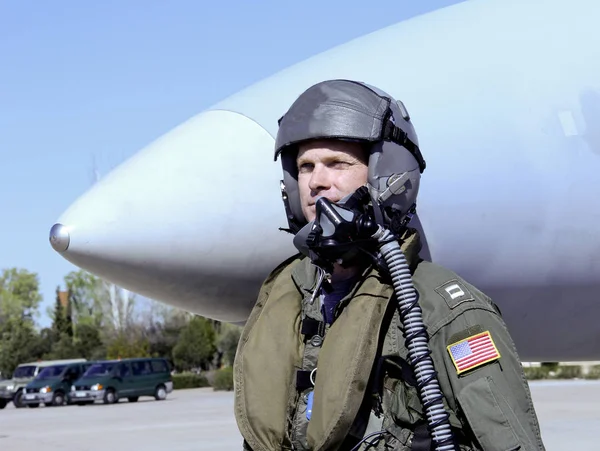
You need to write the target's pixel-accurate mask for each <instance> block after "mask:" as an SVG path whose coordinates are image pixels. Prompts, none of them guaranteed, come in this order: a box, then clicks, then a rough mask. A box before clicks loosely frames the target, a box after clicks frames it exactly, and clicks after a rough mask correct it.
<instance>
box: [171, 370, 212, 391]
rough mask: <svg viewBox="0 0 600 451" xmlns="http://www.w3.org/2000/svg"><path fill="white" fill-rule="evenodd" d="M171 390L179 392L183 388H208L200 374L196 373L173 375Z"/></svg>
mask: <svg viewBox="0 0 600 451" xmlns="http://www.w3.org/2000/svg"><path fill="white" fill-rule="evenodd" d="M171 377H172V379H173V389H174V390H180V389H183V388H201V387H209V386H210V385H209V383H208V381H207V380H206V377H204V376H203V375H202V374H196V373H178V374H173V375H172V376H171Z"/></svg>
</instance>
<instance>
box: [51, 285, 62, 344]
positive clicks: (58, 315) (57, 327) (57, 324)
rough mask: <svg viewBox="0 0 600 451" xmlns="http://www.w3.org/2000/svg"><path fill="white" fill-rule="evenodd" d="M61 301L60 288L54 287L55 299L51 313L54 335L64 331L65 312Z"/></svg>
mask: <svg viewBox="0 0 600 451" xmlns="http://www.w3.org/2000/svg"><path fill="white" fill-rule="evenodd" d="M64 310H65V309H64V308H63V305H62V302H61V301H60V288H59V287H56V299H55V302H54V312H53V314H52V330H53V331H54V334H55V336H56V337H57V339H58V337H60V334H62V333H63V332H64V331H65V313H64Z"/></svg>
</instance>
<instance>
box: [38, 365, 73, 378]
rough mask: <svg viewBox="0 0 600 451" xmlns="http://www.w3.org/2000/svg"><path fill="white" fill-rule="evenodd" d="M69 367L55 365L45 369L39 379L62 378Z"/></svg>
mask: <svg viewBox="0 0 600 451" xmlns="http://www.w3.org/2000/svg"><path fill="white" fill-rule="evenodd" d="M66 367H67V365H54V366H49V367H46V368H44V369H43V370H42V371H40V374H38V377H37V379H54V378H56V377H60V376H61V374H62V373H63V372H64V371H65V368H66Z"/></svg>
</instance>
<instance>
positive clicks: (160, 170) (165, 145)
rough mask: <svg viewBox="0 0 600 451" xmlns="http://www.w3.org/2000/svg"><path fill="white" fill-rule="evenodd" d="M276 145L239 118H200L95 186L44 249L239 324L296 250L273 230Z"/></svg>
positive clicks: (219, 113) (216, 113)
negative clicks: (274, 268)
mask: <svg viewBox="0 0 600 451" xmlns="http://www.w3.org/2000/svg"><path fill="white" fill-rule="evenodd" d="M273 142H274V140H273V137H272V136H271V135H270V134H269V132H268V131H266V130H265V129H264V128H263V127H262V126H261V125H259V124H258V123H257V122H255V121H254V120H252V119H250V118H248V117H246V116H244V115H242V114H239V113H234V112H231V111H224V110H211V111H206V112H203V113H201V114H199V115H197V116H195V117H194V118H192V119H190V120H188V121H187V122H185V123H184V124H182V125H180V126H178V127H176V128H175V129H173V130H171V131H170V132H168V133H167V134H165V135H163V136H162V137H160V138H159V139H157V140H155V141H154V142H153V143H151V144H150V145H148V146H147V147H146V148H145V149H143V150H142V151H140V152H138V153H136V154H135V155H134V156H133V157H132V158H130V159H129V160H127V161H126V162H124V163H122V164H121V165H120V166H119V167H117V168H116V169H114V170H113V171H112V172H110V173H109V174H107V175H106V176H105V177H103V178H102V179H100V180H99V181H98V183H96V184H95V185H94V186H93V187H92V188H91V189H90V190H89V191H88V192H87V193H85V194H83V195H82V196H81V197H80V198H79V199H77V200H76V201H75V202H74V203H73V204H72V205H71V206H70V207H69V208H68V209H67V211H65V212H64V213H63V214H62V215H61V216H60V217H59V219H58V220H57V221H56V222H57V224H55V225H54V226H53V227H52V230H51V232H50V243H51V244H52V247H53V248H54V249H55V250H56V251H57V252H58V253H59V254H60V256H61V257H62V258H64V259H66V260H68V261H69V262H71V263H72V264H74V265H75V266H78V267H79V268H82V269H84V270H86V271H88V272H90V273H92V274H95V275H96V276H99V277H101V278H103V279H104V280H106V281H110V282H112V283H114V284H116V285H118V286H120V287H123V288H126V289H127V290H129V291H132V292H135V293H138V294H141V295H142V296H146V297H149V298H152V299H156V300H160V301H164V302H165V303H167V304H171V305H174V306H176V307H180V308H183V309H185V310H188V311H193V312H195V313H197V314H200V315H203V316H206V317H210V318H214V319H219V320H222V321H231V322H239V321H243V320H244V319H245V318H246V317H247V315H248V313H249V310H250V309H251V308H252V306H253V302H254V296H255V295H256V293H257V291H258V288H259V287H260V282H261V281H262V280H263V279H264V277H266V276H267V275H268V273H269V272H270V270H271V269H272V267H271V266H272V265H275V264H277V262H278V261H280V260H283V259H284V258H287V257H288V256H289V255H290V254H291V253H293V252H292V249H291V248H290V245H291V240H290V239H289V237H288V235H287V234H284V233H281V232H280V231H279V230H278V229H277V227H278V226H279V225H285V223H284V221H285V215H284V214H283V208H282V207H281V205H282V204H281V198H280V192H279V190H278V189H277V188H278V186H279V179H280V169H279V167H278V165H277V164H275V163H273V162H272V149H273ZM269 225H271V226H270V227H269ZM265 229H268V230H267V231H266V230H265ZM274 259H276V260H275V261H273V260H274Z"/></svg>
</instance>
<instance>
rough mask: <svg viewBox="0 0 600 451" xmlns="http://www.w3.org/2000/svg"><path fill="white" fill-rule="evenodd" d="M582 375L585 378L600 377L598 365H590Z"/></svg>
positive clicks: (599, 366)
mask: <svg viewBox="0 0 600 451" xmlns="http://www.w3.org/2000/svg"><path fill="white" fill-rule="evenodd" d="M584 377H585V378H586V379H600V365H594V366H592V367H591V368H590V371H589V372H588V373H587V374H586V375H585V376H584Z"/></svg>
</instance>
